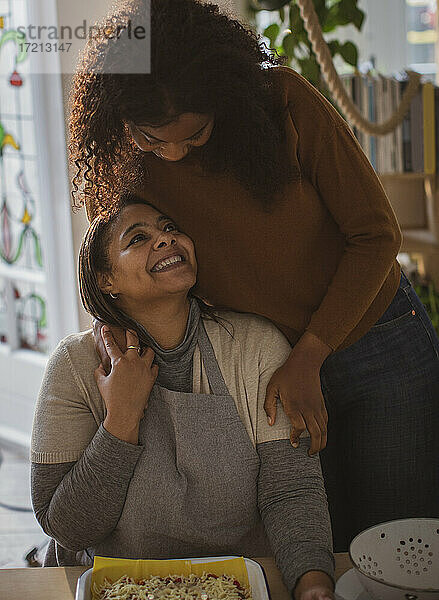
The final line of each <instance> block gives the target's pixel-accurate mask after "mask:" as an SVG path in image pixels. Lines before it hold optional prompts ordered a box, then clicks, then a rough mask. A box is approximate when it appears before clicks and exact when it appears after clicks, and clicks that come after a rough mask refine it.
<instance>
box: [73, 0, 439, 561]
mask: <svg viewBox="0 0 439 600" xmlns="http://www.w3.org/2000/svg"><path fill="white" fill-rule="evenodd" d="M125 4H126V10H125V12H124V11H122V12H121V13H120V14H115V15H113V18H112V20H111V21H110V24H112V26H115V24H117V23H118V22H121V23H122V22H124V19H125V18H127V17H129V18H131V19H132V20H133V22H137V21H138V20H139V19H140V20H141V19H145V18H149V16H150V17H151V71H150V73H147V74H127V73H126V71H127V67H129V60H130V59H129V57H130V51H131V47H130V40H129V39H125V38H124V37H123V36H122V37H121V39H120V40H119V41H118V43H117V44H109V43H108V42H107V41H106V40H93V41H92V42H91V43H90V44H89V45H88V47H87V48H86V50H85V52H84V55H83V57H82V62H81V66H80V69H79V70H78V73H77V75H76V77H75V81H74V87H73V91H72V113H71V124H70V133H71V147H70V149H71V159H72V164H73V165H74V167H76V169H77V170H76V174H75V177H74V179H73V183H74V197H75V200H76V202H77V205H80V204H81V203H83V202H85V204H86V207H87V212H88V216H89V218H90V220H91V219H92V218H93V217H94V216H95V215H96V214H99V212H101V211H105V210H106V209H107V208H108V207H109V206H111V204H112V196H113V195H114V194H116V195H117V190H118V188H119V186H120V185H132V186H134V187H135V188H136V189H137V190H138V192H139V194H141V195H143V196H144V197H148V194H152V195H153V197H154V198H155V201H156V202H157V205H158V208H159V209H160V210H161V211H163V212H164V213H166V214H171V215H172V216H173V217H174V218H175V219H176V220H177V221H178V222H179V224H180V226H181V227H182V228H183V230H184V231H186V232H187V233H188V235H190V237H191V238H192V239H193V240H194V242H195V245H196V248H197V253H198V257H199V261H200V271H199V274H198V288H197V291H198V294H199V295H200V296H201V297H203V298H204V299H206V300H207V301H209V302H210V303H212V304H214V305H216V306H223V307H224V306H226V307H229V308H230V309H232V310H235V311H243V312H251V313H256V314H258V315H261V316H263V317H266V318H268V319H270V320H271V321H272V322H273V323H275V324H276V325H277V327H278V328H279V329H280V330H281V331H282V332H283V333H284V334H285V335H286V337H287V338H288V340H289V342H290V343H291V345H292V350H291V353H290V354H289V356H288V357H286V360H285V362H284V364H283V365H280V366H279V368H278V369H277V370H276V371H275V372H274V373H273V376H272V379H271V381H270V382H269V384H268V386H267V397H266V411H267V415H268V418H269V419H270V422H271V423H273V422H275V418H276V408H275V399H276V397H280V400H281V401H282V405H283V407H284V410H285V413H286V414H287V415H288V417H289V419H290V422H291V441H292V443H295V444H296V443H298V441H299V440H298V437H299V435H300V433H301V432H302V431H303V430H304V429H305V428H307V429H308V431H309V433H310V435H311V449H310V451H311V453H315V452H317V451H318V450H322V449H323V448H324V447H325V446H326V444H327V447H326V449H325V450H324V451H323V452H322V454H321V459H322V466H323V473H324V477H325V483H326V488H327V492H328V497H329V508H330V513H331V519H332V525H333V531H334V543H335V550H336V551H341V550H347V548H348V545H349V542H350V540H351V539H352V538H353V537H354V535H355V534H357V533H358V532H359V531H361V530H362V529H365V528H367V527H368V526H371V525H373V524H375V523H378V522H383V521H388V520H391V519H396V518H403V517H416V516H424V517H426V516H439V513H438V510H439V478H438V477H437V473H438V472H439V436H438V435H437V434H436V432H437V430H438V428H439V403H438V402H437V398H438V396H439V368H438V367H439V339H438V337H437V334H436V332H435V331H434V329H433V326H432V324H431V321H430V319H429V317H428V315H427V312H426V310H425V308H424V307H423V305H422V303H421V302H420V300H419V298H418V297H417V295H416V293H415V291H414V289H413V287H412V286H411V284H410V281H409V280H408V279H407V278H406V277H405V275H404V273H402V272H401V268H400V265H399V264H398V261H397V259H396V257H397V254H398V251H399V249H400V246H401V231H400V228H399V226H398V223H397V220H396V218H395V214H394V212H393V210H392V208H391V206H390V204H389V201H388V198H387V196H386V194H385V192H384V190H383V187H382V186H381V184H380V181H379V179H378V178H377V176H376V174H375V172H374V170H373V168H372V166H371V165H370V163H369V161H368V160H367V158H366V156H365V155H364V153H363V151H362V150H361V148H360V146H359V144H358V142H357V141H356V139H355V137H354V136H353V134H352V132H351V130H350V128H349V126H348V125H347V123H346V122H345V121H344V120H343V118H342V117H341V116H340V115H339V113H338V112H337V111H336V110H335V109H334V108H333V107H332V105H331V104H330V103H329V102H328V101H327V100H326V99H325V98H324V97H323V96H322V95H321V94H320V93H319V92H318V91H317V90H316V89H315V88H313V86H311V85H310V84H309V83H308V82H307V81H306V80H305V79H304V78H303V77H301V76H300V75H299V74H298V73H296V72H295V71H294V70H293V69H291V68H289V67H286V66H282V65H281V64H280V62H281V61H280V60H278V59H276V58H274V57H273V56H271V55H270V54H269V53H268V52H266V51H265V50H264V49H263V47H262V45H261V44H259V40H258V38H257V36H256V35H255V34H254V33H253V32H252V31H251V30H250V29H247V28H245V27H244V26H243V25H241V24H240V23H239V22H238V21H236V20H234V19H232V18H230V17H228V16H227V15H225V14H222V13H221V12H220V11H219V9H218V7H217V6H215V5H213V4H210V3H203V2H198V1H196V0H152V2H151V14H150V15H149V13H148V14H146V15H145V13H144V12H142V11H144V3H143V2H142V1H141V0H137V1H134V2H130V3H125ZM136 19H137V21H136ZM102 60H104V61H105V62H104V64H108V65H111V66H112V68H113V71H112V73H105V74H100V73H99V72H96V68H97V67H98V66H99V65H100V64H101V61H102ZM118 65H119V66H121V67H123V68H124V69H125V74H121V73H120V72H121V70H122V69H119V70H118V69H117V67H118ZM118 73H119V74H118ZM113 332H114V335H115V336H116V337H117V338H118V339H119V338H123V335H124V332H123V331H122V332H121V331H117V330H116V329H113ZM121 333H122V334H123V335H121ZM100 340H101V336H100V333H99V327H98V326H97V327H96V342H97V345H98V348H99V351H100V353H101V356H102V361H103V364H104V367H105V368H106V369H107V368H108V365H107V362H108V357H106V352H105V348H104V347H103V346H102V344H101V343H100ZM120 343H122V340H120ZM325 405H326V406H325ZM328 413H329V426H328V427H329V429H328V430H327V421H328Z"/></svg>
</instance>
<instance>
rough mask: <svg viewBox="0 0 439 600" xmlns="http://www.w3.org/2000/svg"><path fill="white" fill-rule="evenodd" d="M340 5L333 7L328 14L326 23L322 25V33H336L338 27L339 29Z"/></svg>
mask: <svg viewBox="0 0 439 600" xmlns="http://www.w3.org/2000/svg"><path fill="white" fill-rule="evenodd" d="M338 25H339V22H338V4H336V5H334V6H331V8H330V9H329V10H328V12H327V14H326V19H325V22H324V23H322V31H323V33H328V32H329V31H334V29H335V28H336V27H338Z"/></svg>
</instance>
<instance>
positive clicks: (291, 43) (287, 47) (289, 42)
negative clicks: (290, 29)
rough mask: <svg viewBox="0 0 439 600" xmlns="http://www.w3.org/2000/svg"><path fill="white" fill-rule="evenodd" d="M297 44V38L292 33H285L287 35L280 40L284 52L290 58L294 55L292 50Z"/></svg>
mask: <svg viewBox="0 0 439 600" xmlns="http://www.w3.org/2000/svg"><path fill="white" fill-rule="evenodd" d="M296 46H297V38H296V36H295V35H293V34H292V33H287V35H286V36H285V37H284V39H283V40H282V48H283V49H284V51H285V54H286V55H287V56H289V57H290V58H292V57H293V56H294V50H295V48H296Z"/></svg>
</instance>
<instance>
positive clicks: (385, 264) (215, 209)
mask: <svg viewBox="0 0 439 600" xmlns="http://www.w3.org/2000/svg"><path fill="white" fill-rule="evenodd" d="M275 69H276V70H277V72H278V75H279V77H280V78H281V81H282V90H283V92H282V93H283V96H284V102H285V105H287V104H288V102H290V103H291V104H290V110H289V118H288V120H287V122H286V125H285V136H286V137H287V143H288V150H289V153H290V158H291V161H293V162H294V164H295V165H297V166H298V167H299V169H300V172H301V175H302V178H301V181H300V182H294V183H291V184H288V185H287V186H286V188H285V193H284V197H283V199H282V200H281V201H280V202H279V203H276V204H275V205H274V206H275V208H274V210H273V211H272V212H271V213H267V212H264V211H263V210H262V208H261V207H260V205H259V203H258V202H257V201H256V200H254V199H253V198H252V197H251V195H250V193H249V192H247V191H246V190H245V189H244V188H243V187H242V185H241V184H240V183H239V182H237V181H236V179H234V178H233V177H231V176H230V175H227V176H223V175H219V176H209V177H206V176H204V177H203V176H200V174H199V172H198V171H197V167H196V165H194V163H193V162H192V163H191V162H185V161H184V160H183V161H178V162H169V161H165V160H162V159H160V158H158V157H157V156H155V155H154V154H153V153H150V152H148V153H145V164H146V166H147V169H148V171H149V174H150V175H149V178H148V183H147V189H146V190H145V197H147V198H148V199H150V200H151V201H152V202H153V203H154V204H155V205H156V206H157V207H158V208H159V210H161V211H163V212H164V213H165V214H167V215H169V216H170V217H172V218H173V219H175V220H176V222H177V224H178V226H179V227H180V229H181V230H182V231H184V232H185V233H187V234H188V235H189V236H190V237H191V238H192V239H193V240H194V243H195V248H196V253H197V259H198V264H199V273H198V282H199V284H198V291H199V292H200V294H202V295H203V296H204V297H205V298H206V299H207V300H208V301H210V302H211V303H212V304H214V305H219V306H225V307H229V308H231V309H233V310H236V311H241V312H251V313H256V314H258V315H262V316H264V317H267V318H268V319H270V320H271V321H273V322H274V323H275V324H276V325H277V326H278V328H279V329H280V330H281V331H282V332H283V333H284V334H285V335H286V337H287V338H288V339H289V341H290V343H291V344H294V343H295V342H296V341H297V340H298V339H299V337H300V336H301V335H302V334H303V333H304V331H305V330H307V331H310V332H311V333H313V334H314V335H316V336H317V337H318V338H320V339H321V340H322V341H323V342H325V343H326V344H328V346H330V347H331V348H332V349H333V350H341V349H343V348H345V347H347V346H349V345H350V344H352V343H354V342H355V341H357V340H358V339H359V338H360V337H361V336H363V335H364V334H365V333H366V332H367V331H368V330H369V329H370V327H371V326H372V325H373V324H374V323H375V322H376V321H377V320H378V319H379V317H380V316H381V315H382V314H383V312H384V311H385V309H386V308H387V307H388V305H389V304H390V302H391V300H392V298H393V296H394V295H395V293H396V290H397V288H398V285H399V279H400V265H399V264H398V262H397V260H396V256H397V254H398V251H399V249H400V246H401V241H402V236H401V230H400V228H399V225H398V223H397V220H396V217H395V213H394V211H393V209H392V207H391V205H390V203H389V200H388V198H387V196H386V194H385V192H384V189H383V187H382V185H381V183H380V181H379V179H378V177H377V176H376V174H375V171H374V170H373V167H372V166H371V164H370V163H369V161H368V159H367V157H366V156H365V154H364V153H363V150H362V149H361V146H360V145H359V144H358V142H357V140H356V138H355V136H354V135H353V133H352V131H351V129H350V127H349V125H348V124H347V123H346V121H345V120H344V119H343V118H342V117H341V116H340V115H339V113H338V112H337V111H336V110H335V108H334V107H333V106H332V105H331V104H330V102H328V101H327V100H326V98H325V97H324V96H323V95H322V94H320V93H319V92H318V91H317V90H316V89H315V88H314V87H313V86H312V85H311V84H310V83H309V82H308V81H307V80H306V79H305V78H304V77H302V76H301V75H300V74H299V73H297V72H296V71H294V70H293V69H291V68H290V67H275ZM207 143H208V142H207ZM249 151H251V150H249ZM89 214H90V210H89Z"/></svg>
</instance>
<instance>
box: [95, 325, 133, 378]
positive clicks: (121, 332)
mask: <svg viewBox="0 0 439 600" xmlns="http://www.w3.org/2000/svg"><path fill="white" fill-rule="evenodd" d="M104 325H105V323H102V321H98V319H93V338H94V342H95V348H96V352H97V353H98V356H99V358H100V359H101V363H102V366H103V367H104V371H105V373H106V374H107V375H108V373H109V372H110V371H111V359H110V357H109V356H108V352H107V349H106V347H105V343H104V339H103V337H102V334H101V331H102V327H103V326H104ZM106 327H108V328H109V329H110V331H111V333H112V334H113V338H114V339H115V341H116V344H117V345H118V346H119V348H120V349H121V350H122V352H125V350H126V349H127V346H126V339H125V329H123V327H116V326H115V325H106Z"/></svg>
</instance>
